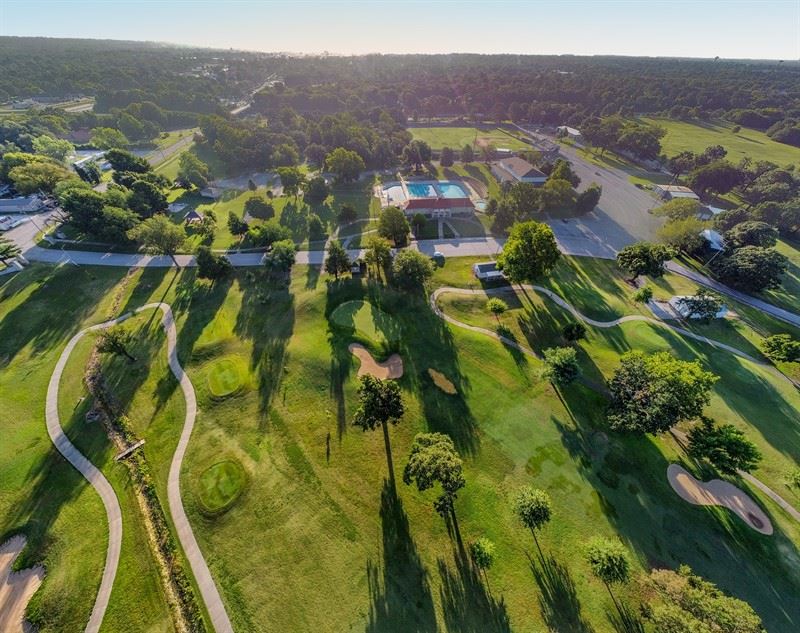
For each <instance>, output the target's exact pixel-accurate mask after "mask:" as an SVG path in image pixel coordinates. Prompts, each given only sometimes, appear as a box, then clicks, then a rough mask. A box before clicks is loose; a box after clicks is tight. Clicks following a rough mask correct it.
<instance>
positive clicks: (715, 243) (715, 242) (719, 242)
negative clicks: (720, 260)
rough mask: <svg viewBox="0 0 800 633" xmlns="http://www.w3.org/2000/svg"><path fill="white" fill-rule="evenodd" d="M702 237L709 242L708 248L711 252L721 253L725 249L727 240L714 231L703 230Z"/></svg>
mask: <svg viewBox="0 0 800 633" xmlns="http://www.w3.org/2000/svg"><path fill="white" fill-rule="evenodd" d="M700 235H702V236H703V237H704V238H705V240H706V242H708V247H709V248H710V249H711V250H714V251H721V250H723V249H724V248H725V239H724V238H723V237H722V236H721V235H720V234H719V233H717V232H716V231H714V230H713V229H703V230H702V231H700Z"/></svg>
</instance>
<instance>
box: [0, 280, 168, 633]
mask: <svg viewBox="0 0 800 633" xmlns="http://www.w3.org/2000/svg"><path fill="white" fill-rule="evenodd" d="M123 275H124V270H121V269H113V268H108V269H96V270H93V269H77V270H76V269H74V268H72V269H67V268H60V269H53V268H51V267H47V266H33V267H31V268H30V269H28V270H26V271H25V272H23V273H20V274H18V275H16V276H14V277H5V278H3V280H2V285H0V334H2V339H0V392H2V393H3V397H2V405H0V424H2V433H3V438H4V439H3V441H2V442H0V479H2V481H3V486H2V489H0V541H3V540H5V539H6V537H8V536H11V535H13V534H17V533H22V534H24V535H25V536H26V537H27V539H28V547H27V548H26V550H25V551H24V552H23V554H22V556H21V557H20V563H21V564H22V565H23V566H30V565H32V564H34V563H39V562H41V563H42V564H44V565H45V567H46V569H47V575H46V577H45V580H44V583H43V585H42V587H41V588H40V589H39V590H38V591H37V592H36V594H34V596H33V599H32V601H31V603H30V607H29V610H28V614H29V617H31V618H32V619H33V620H34V621H35V622H36V623H37V624H38V625H39V629H40V631H42V632H43V633H44V632H51V631H52V632H62V631H82V630H83V626H84V625H85V623H86V621H87V620H88V618H89V613H90V611H91V608H92V605H93V603H94V597H95V594H96V591H97V587H98V586H99V584H100V576H101V573H102V568H103V563H104V561H105V549H106V542H107V539H108V531H107V523H106V515H105V512H104V510H103V506H102V504H101V502H100V499H99V498H98V497H97V495H96V493H95V492H94V490H93V489H92V488H90V487H89V485H88V483H87V482H86V481H85V480H84V479H83V478H82V477H81V476H80V475H79V474H78V473H77V471H75V470H74V469H73V468H72V466H70V465H69V464H68V463H67V462H66V461H64V460H63V459H62V458H61V457H60V455H58V453H57V452H56V450H55V448H54V447H53V446H52V445H51V443H50V439H49V437H48V436H47V431H46V429H45V424H44V399H45V394H46V391H47V383H48V381H49V379H50V374H51V372H52V370H53V367H54V365H55V362H56V359H57V357H58V355H59V354H60V352H61V349H62V347H63V346H64V345H65V344H66V342H67V339H68V338H69V337H70V336H72V335H73V334H74V333H75V332H76V331H78V330H80V329H82V328H83V327H84V326H85V324H88V323H93V322H98V321H102V320H104V319H105V318H107V316H109V315H108V310H109V306H110V302H111V295H112V293H113V290H114V288H115V286H116V285H117V284H119V282H120V281H121V279H122V277H123ZM70 285H71V286H72V287H71V289H70V290H69V291H68V292H65V290H66V288H67V287H69V286H70ZM54 310H57V311H58V314H59V318H58V319H55V318H53V312H52V311H54ZM90 349H91V340H90V339H89V338H87V339H86V340H84V341H82V342H81V343H80V344H79V346H78V347H77V348H76V350H75V352H74V353H73V355H72V356H71V358H70V361H69V363H68V365H67V369H66V371H65V374H64V375H65V377H66V380H65V381H64V382H63V383H62V385H61V392H60V397H59V406H60V415H61V419H62V421H63V422H64V427H65V430H66V432H67V435H68V436H69V438H70V440H71V441H72V442H73V443H74V444H75V445H76V446H77V447H78V448H79V449H80V450H81V451H82V452H83V453H84V454H85V455H87V456H88V457H89V459H90V460H91V461H92V462H93V463H94V464H95V465H97V466H99V467H100V468H101V470H103V472H104V474H105V475H106V477H107V478H108V479H109V481H110V482H111V484H112V485H113V486H114V489H115V490H116V492H117V496H118V498H119V502H120V506H121V508H122V515H123V524H124V525H125V526H126V527H125V531H124V534H123V542H122V552H121V557H120V567H119V572H118V574H117V578H116V582H115V585H114V591H113V593H112V595H111V601H110V603H109V608H108V611H107V613H106V617H105V628H104V630H107V631H125V632H130V633H137V632H140V631H153V632H162V631H163V632H167V631H172V630H173V628H172V620H171V617H170V614H169V611H168V608H167V605H166V602H165V600H164V597H163V595H162V593H161V585H160V580H159V575H158V569H157V567H156V565H155V562H154V560H153V558H152V556H151V554H150V549H149V546H148V544H147V539H146V536H145V534H144V531H143V528H142V527H141V526H142V523H141V520H140V519H139V510H138V506H137V504H136V500H135V498H134V496H133V493H132V491H131V489H130V481H129V476H128V472H127V470H126V469H125V467H124V466H122V465H120V464H118V463H116V462H114V461H112V456H113V452H112V448H111V447H110V445H109V443H108V441H107V439H106V436H105V433H104V431H103V430H102V428H101V427H100V426H99V424H98V423H97V422H94V423H87V422H86V421H85V414H86V413H87V411H88V410H89V404H90V402H89V399H88V398H86V390H85V387H84V385H83V382H82V377H83V373H84V367H85V364H86V361H87V358H88V354H89V352H90Z"/></svg>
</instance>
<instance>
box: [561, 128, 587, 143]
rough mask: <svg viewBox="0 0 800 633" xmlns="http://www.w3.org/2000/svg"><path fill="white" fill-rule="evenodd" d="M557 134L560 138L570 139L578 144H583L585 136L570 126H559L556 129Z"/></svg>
mask: <svg viewBox="0 0 800 633" xmlns="http://www.w3.org/2000/svg"><path fill="white" fill-rule="evenodd" d="M556 132H557V133H558V136H565V137H567V138H568V139H572V140H573V141H575V142H576V143H583V134H581V131H580V130H578V129H575V128H574V127H570V126H568V125H559V126H558V127H557V128H556Z"/></svg>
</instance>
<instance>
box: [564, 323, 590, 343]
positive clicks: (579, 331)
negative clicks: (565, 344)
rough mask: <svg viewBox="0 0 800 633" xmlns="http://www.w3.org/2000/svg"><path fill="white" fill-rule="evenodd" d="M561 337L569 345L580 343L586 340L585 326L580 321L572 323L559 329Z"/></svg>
mask: <svg viewBox="0 0 800 633" xmlns="http://www.w3.org/2000/svg"><path fill="white" fill-rule="evenodd" d="M561 336H563V337H564V339H565V340H567V341H569V342H570V343H573V342H575V341H580V340H581V339H584V338H586V326H585V325H584V324H583V323H581V322H580V321H572V322H571V323H567V324H566V325H565V326H564V327H563V328H561Z"/></svg>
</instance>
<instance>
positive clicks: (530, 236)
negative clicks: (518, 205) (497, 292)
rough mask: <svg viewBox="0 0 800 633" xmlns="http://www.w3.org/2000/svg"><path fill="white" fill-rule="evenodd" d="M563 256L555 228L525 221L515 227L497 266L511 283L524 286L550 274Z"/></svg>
mask: <svg viewBox="0 0 800 633" xmlns="http://www.w3.org/2000/svg"><path fill="white" fill-rule="evenodd" d="M560 257H561V253H560V252H559V250H558V244H557V243H556V238H555V235H554V234H553V229H551V228H550V227H549V226H547V225H546V224H543V223H541V222H533V221H531V222H521V223H519V224H516V225H514V226H513V227H512V229H511V233H510V235H509V237H508V241H507V242H506V243H505V245H504V246H503V250H502V252H501V253H500V254H499V255H498V257H497V265H498V267H499V268H500V269H501V270H502V271H503V272H504V273H505V275H506V276H507V277H508V279H509V280H510V281H511V282H513V283H520V284H521V283H524V282H533V281H534V280H535V279H538V278H540V277H543V276H544V275H547V274H549V273H550V271H552V270H553V267H554V266H555V265H556V264H557V263H558V260H559V258H560Z"/></svg>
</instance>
